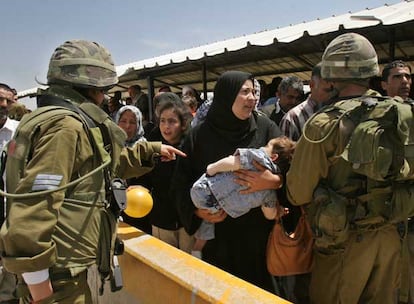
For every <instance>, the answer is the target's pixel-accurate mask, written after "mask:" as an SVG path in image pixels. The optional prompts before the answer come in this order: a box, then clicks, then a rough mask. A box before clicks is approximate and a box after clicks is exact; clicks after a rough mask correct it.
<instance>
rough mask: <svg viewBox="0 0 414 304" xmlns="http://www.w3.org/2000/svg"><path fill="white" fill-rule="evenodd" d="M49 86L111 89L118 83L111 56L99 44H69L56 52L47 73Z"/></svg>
mask: <svg viewBox="0 0 414 304" xmlns="http://www.w3.org/2000/svg"><path fill="white" fill-rule="evenodd" d="M47 81H48V84H70V85H73V86H78V87H86V88H88V87H93V88H99V89H109V88H111V87H113V86H114V85H115V84H117V83H118V77H117V75H116V70H115V65H114V62H113V61H112V58H111V54H110V53H109V52H108V50H107V49H106V48H104V47H103V46H101V45H99V44H98V43H96V42H91V41H86V40H71V41H66V42H65V43H63V44H62V45H60V46H58V47H57V48H56V50H55V51H54V52H53V54H52V57H51V58H50V62H49V70H48V72H47Z"/></svg>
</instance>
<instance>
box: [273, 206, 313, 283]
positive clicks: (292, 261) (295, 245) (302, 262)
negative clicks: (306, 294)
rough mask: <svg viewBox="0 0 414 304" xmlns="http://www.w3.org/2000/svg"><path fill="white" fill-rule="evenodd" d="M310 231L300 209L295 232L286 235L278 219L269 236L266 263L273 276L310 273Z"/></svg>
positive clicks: (311, 254)
mask: <svg viewBox="0 0 414 304" xmlns="http://www.w3.org/2000/svg"><path fill="white" fill-rule="evenodd" d="M312 247H313V236H312V229H311V227H310V225H309V223H308V221H307V220H306V216H305V213H304V211H303V209H302V215H301V216H300V218H299V221H298V224H297V226H296V229H295V232H294V233H292V234H291V235H288V234H287V232H286V231H285V229H284V227H283V224H282V222H281V220H280V219H278V220H276V223H275V225H274V226H273V230H272V232H271V233H270V235H269V239H268V242H267V250H266V263H267V269H268V271H269V273H271V274H272V275H274V276H289V275H295V274H303V273H308V272H310V271H311V268H312V263H313V251H312Z"/></svg>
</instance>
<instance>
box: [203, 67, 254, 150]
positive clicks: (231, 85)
mask: <svg viewBox="0 0 414 304" xmlns="http://www.w3.org/2000/svg"><path fill="white" fill-rule="evenodd" d="M249 79H250V80H252V81H253V76H252V75H251V74H249V73H245V72H239V71H228V72H225V73H223V74H222V75H221V76H220V77H219V79H218V80H217V83H216V86H215V88H214V97H213V103H212V104H211V107H210V110H209V111H208V114H207V117H206V123H207V124H208V125H209V126H210V127H211V128H212V129H213V130H214V131H215V133H217V134H218V135H219V136H221V137H223V138H224V139H226V140H227V141H229V142H234V143H235V142H240V141H242V140H244V139H245V138H247V137H248V136H249V135H250V134H251V133H252V132H253V131H254V130H255V129H256V122H255V120H254V117H253V115H251V116H250V117H249V118H248V119H246V120H241V119H239V118H237V117H236V116H235V115H234V113H233V111H232V106H233V103H234V101H235V100H236V97H237V95H238V94H239V91H240V89H241V87H242V85H243V84H244V83H245V81H246V80H249Z"/></svg>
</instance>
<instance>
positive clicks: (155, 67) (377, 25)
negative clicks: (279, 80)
mask: <svg viewBox="0 0 414 304" xmlns="http://www.w3.org/2000/svg"><path fill="white" fill-rule="evenodd" d="M349 31H353V32H357V33H360V34H362V35H364V36H365V37H367V38H368V39H369V40H370V41H371V42H372V43H373V45H374V46H375V49H376V50H377V53H378V58H379V62H380V63H382V64H383V63H387V62H389V61H391V60H393V59H402V60H404V61H407V62H412V61H414V1H413V2H412V1H403V2H400V3H398V4H394V5H384V6H382V7H379V8H375V9H365V10H363V11H360V12H356V13H346V14H343V15H340V16H333V17H329V18H326V19H321V20H314V21H311V22H304V23H300V24H296V25H291V26H287V27H283V28H277V29H274V30H268V31H263V32H259V33H255V34H251V35H245V36H242V37H238V38H233V39H229V40H225V41H220V42H215V43H211V44H208V45H203V46H199V47H195V48H191V49H186V50H183V51H179V52H175V53H171V54H167V55H163V56H159V57H154V58H150V59H146V60H141V61H137V62H132V63H130V64H125V65H121V66H118V67H117V73H118V75H119V76H120V77H119V78H120V83H119V85H118V86H116V87H115V88H113V89H112V90H111V91H116V90H121V91H125V90H126V89H127V88H128V87H129V86H130V85H132V84H140V85H141V87H142V88H143V89H144V90H145V89H147V88H148V84H149V83H150V82H151V81H154V86H155V88H157V87H160V86H163V85H166V84H167V85H170V86H171V87H172V88H173V91H178V90H179V89H180V87H182V86H183V85H192V86H193V87H195V88H196V89H198V90H200V91H202V90H203V76H204V78H205V79H206V89H207V90H213V88H214V84H215V81H216V80H217V78H218V76H219V75H220V74H221V73H223V72H224V71H226V70H241V71H246V72H250V73H252V74H254V75H255V76H259V77H260V78H261V79H264V80H265V81H266V82H267V83H269V82H270V81H271V79H272V77H274V76H277V75H279V76H281V77H284V76H286V75H296V76H298V77H299V78H301V79H303V80H308V79H309V78H310V71H311V69H312V67H313V66H314V65H315V64H317V63H318V62H319V61H320V59H321V56H322V53H323V51H324V49H325V47H326V46H327V44H328V43H329V42H330V41H331V40H332V39H333V38H335V37H336V36H338V35H339V34H342V33H345V32H349ZM174 88H175V89H174Z"/></svg>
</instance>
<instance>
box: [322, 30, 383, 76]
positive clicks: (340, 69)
mask: <svg viewBox="0 0 414 304" xmlns="http://www.w3.org/2000/svg"><path fill="white" fill-rule="evenodd" d="M378 72H379V67H378V57H377V53H376V52H375V49H374V47H373V46H372V44H371V42H369V40H368V39H367V38H365V37H364V36H361V35H359V34H356V33H346V34H343V35H340V36H338V37H336V38H335V39H334V40H332V41H331V42H330V43H329V45H328V46H327V47H326V49H325V52H324V53H323V55H322V67H321V75H322V78H324V79H328V80H329V79H330V80H333V79H336V80H341V79H344V80H345V79H367V78H370V77H372V76H375V75H377V74H378Z"/></svg>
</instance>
